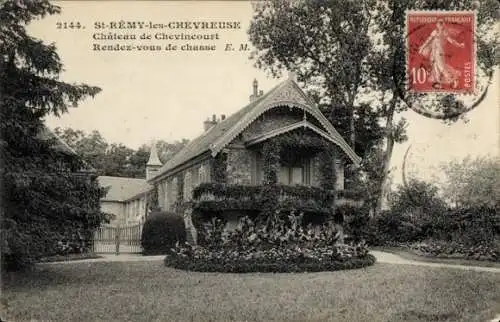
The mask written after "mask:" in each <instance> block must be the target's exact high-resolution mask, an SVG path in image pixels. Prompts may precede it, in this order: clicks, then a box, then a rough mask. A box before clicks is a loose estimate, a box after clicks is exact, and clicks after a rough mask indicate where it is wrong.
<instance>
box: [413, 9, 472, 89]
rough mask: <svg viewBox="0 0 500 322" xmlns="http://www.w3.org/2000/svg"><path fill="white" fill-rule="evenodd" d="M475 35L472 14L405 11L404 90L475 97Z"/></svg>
mask: <svg viewBox="0 0 500 322" xmlns="http://www.w3.org/2000/svg"><path fill="white" fill-rule="evenodd" d="M475 33H476V13H475V11H407V13H406V34H407V38H406V78H407V79H406V80H407V90H408V91H409V92H412V93H443V94H445V93H447V94H474V93H475V89H476V39H475Z"/></svg>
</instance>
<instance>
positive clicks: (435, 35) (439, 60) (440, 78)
mask: <svg viewBox="0 0 500 322" xmlns="http://www.w3.org/2000/svg"><path fill="white" fill-rule="evenodd" d="M445 41H448V42H449V43H451V44H453V45H455V46H457V47H460V48H464V44H463V43H459V42H457V41H456V40H454V39H452V38H451V37H450V35H449V32H448V30H447V29H446V28H445V26H444V21H443V19H439V20H438V21H437V23H436V29H434V30H433V31H432V32H431V34H430V36H429V37H428V38H427V39H426V40H425V42H424V43H423V44H422V46H421V47H420V49H419V51H418V53H419V54H420V55H422V56H424V57H426V58H429V59H430V63H431V71H430V75H429V76H430V77H429V81H431V82H432V87H434V88H441V85H442V84H450V85H451V86H452V87H453V88H456V87H457V86H458V79H459V77H460V71H458V70H456V69H454V68H453V67H451V66H450V65H448V64H446V61H445V56H446V53H445Z"/></svg>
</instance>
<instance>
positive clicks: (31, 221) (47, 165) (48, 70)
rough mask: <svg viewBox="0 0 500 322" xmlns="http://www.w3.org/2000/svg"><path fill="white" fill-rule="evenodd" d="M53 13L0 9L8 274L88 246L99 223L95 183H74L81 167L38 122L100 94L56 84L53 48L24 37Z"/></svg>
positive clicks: (37, 8)
mask: <svg viewBox="0 0 500 322" xmlns="http://www.w3.org/2000/svg"><path fill="white" fill-rule="evenodd" d="M59 12H60V9H59V7H57V6H53V5H51V4H50V3H49V2H48V1H44V0H41V1H23V0H17V1H5V2H3V3H2V4H0V54H1V58H0V127H1V128H0V131H1V132H0V133H1V139H0V147H1V152H2V158H1V159H2V161H3V163H2V167H1V172H2V191H1V201H2V202H1V206H2V207H1V212H2V213H1V222H0V227H1V239H0V241H1V247H2V264H3V265H8V268H20V267H21V266H23V265H25V264H29V263H31V262H32V261H33V260H36V259H37V258H38V257H40V256H42V255H48V254H53V253H54V252H56V251H57V243H58V242H59V241H61V240H62V239H64V238H68V239H71V238H74V237H75V235H80V237H81V238H83V239H86V238H89V237H90V236H91V235H92V231H93V230H94V229H95V228H96V227H98V226H99V225H100V223H101V222H102V221H104V220H106V215H105V214H104V213H102V212H101V211H100V206H99V200H100V197H101V196H102V194H103V192H104V191H103V190H102V189H99V187H98V184H97V182H96V180H95V176H89V175H88V174H85V175H83V174H82V173H80V174H82V175H76V173H78V171H79V170H81V169H84V166H85V165H84V163H83V161H82V160H81V159H80V158H79V157H78V156H76V155H75V154H74V153H73V152H72V151H68V149H67V148H65V147H64V146H61V143H60V142H58V141H57V140H56V139H55V138H54V137H53V136H52V135H50V133H51V132H50V131H48V130H47V128H45V126H44V124H43V118H44V117H45V116H47V115H49V114H52V115H61V114H62V113H66V112H67V111H68V107H69V106H75V107H76V106H77V104H78V102H79V101H81V100H82V99H84V98H87V97H93V96H94V95H96V94H97V93H98V92H99V91H100V89H99V88H97V87H91V86H88V85H85V84H80V85H76V84H68V83H65V82H62V81H60V80H59V79H58V75H59V73H60V72H61V70H62V63H61V62H60V59H59V56H58V55H57V52H56V48H55V46H54V45H53V44H49V45H47V44H45V43H43V42H42V41H40V40H37V39H35V38H33V37H31V36H29V35H28V34H27V33H26V30H25V25H26V24H29V23H30V22H31V21H32V20H33V19H37V18H43V17H45V16H46V15H49V14H56V13H59ZM74 136H76V137H78V134H74ZM81 235H83V236H81ZM2 267H3V268H5V266H2Z"/></svg>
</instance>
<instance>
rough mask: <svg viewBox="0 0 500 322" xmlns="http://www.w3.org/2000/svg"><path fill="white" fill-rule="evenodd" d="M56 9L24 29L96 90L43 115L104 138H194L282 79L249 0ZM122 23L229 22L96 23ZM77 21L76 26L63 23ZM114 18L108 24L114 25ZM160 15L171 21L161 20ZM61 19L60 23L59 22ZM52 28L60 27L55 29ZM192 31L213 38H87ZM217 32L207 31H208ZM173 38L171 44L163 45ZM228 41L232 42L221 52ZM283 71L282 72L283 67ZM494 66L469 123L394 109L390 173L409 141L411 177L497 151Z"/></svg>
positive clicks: (138, 141)
mask: <svg viewBox="0 0 500 322" xmlns="http://www.w3.org/2000/svg"><path fill="white" fill-rule="evenodd" d="M54 3H55V4H57V5H58V6H60V7H61V8H62V13H61V14H60V15H55V16H49V17H46V18H44V19H42V20H39V21H35V22H33V23H32V24H30V25H29V26H28V31H29V32H30V34H31V35H33V36H35V37H37V38H40V39H43V40H44V41H46V42H47V43H52V42H53V43H55V45H56V46H57V51H58V54H59V56H60V58H61V60H62V62H63V64H64V68H65V71H64V72H63V73H62V74H61V77H60V78H61V80H63V81H67V82H76V83H86V84H89V85H93V86H98V87H100V88H101V89H102V92H101V93H99V94H98V95H97V96H96V97H95V98H93V99H87V100H85V101H83V102H82V103H81V104H80V105H79V107H78V108H74V109H71V110H70V111H69V113H67V114H65V115H63V116H62V117H60V118H56V117H49V118H47V119H46V123H47V125H48V126H49V127H50V128H55V127H71V128H73V129H80V130H83V131H86V132H90V131H92V130H98V131H99V132H100V133H101V134H102V135H103V136H104V138H105V139H106V140H107V141H108V142H113V143H123V144H125V145H127V146H129V147H131V148H137V147H139V146H140V145H142V144H144V143H148V142H150V141H151V140H152V139H159V140H166V141H174V140H180V139H182V138H188V139H193V138H195V137H196V136H198V135H199V134H201V133H202V132H203V125H202V123H203V121H204V120H205V119H206V118H207V117H210V116H211V115H212V114H216V115H221V114H225V115H230V114H232V113H234V112H236V111H237V110H238V109H240V108H242V107H244V106H245V105H246V104H248V102H249V98H248V97H249V95H250V94H251V90H252V81H253V80H254V79H257V80H258V82H259V89H262V90H263V91H264V92H266V91H267V90H269V89H271V88H272V87H274V86H275V85H277V84H278V83H279V82H280V81H282V80H283V79H274V78H272V77H271V76H270V75H269V74H267V73H266V72H264V71H262V70H260V69H258V68H256V67H255V66H254V63H253V61H252V60H250V59H249V54H250V51H245V50H242V51H240V50H238V48H240V45H241V44H243V45H244V44H247V45H248V46H249V48H251V44H250V42H249V40H248V35H247V30H248V27H249V24H250V20H251V18H252V6H251V3H250V2H247V1H203V2H202V1H168V2H167V1H152V2H149V1H57V2H54ZM120 21H123V22H124V24H123V26H131V24H130V23H131V22H136V27H137V26H138V25H139V24H138V23H137V22H141V23H144V24H145V25H149V24H151V25H155V26H156V27H160V25H161V24H163V25H164V27H165V26H173V27H176V26H177V27H178V26H179V24H177V23H178V22H182V23H184V25H183V26H186V23H189V26H190V27H193V26H194V25H195V24H194V23H195V22H199V21H223V22H231V23H232V24H226V27H228V26H229V27H235V26H236V27H238V26H239V27H240V28H236V29H232V28H227V29H217V30H213V29H211V30H202V31H200V30H194V31H193V29H191V30H190V29H176V28H170V29H168V28H167V27H165V28H163V29H154V30H152V29H146V28H145V29H109V28H106V29H102V28H99V29H97V28H96V27H97V26H96V24H97V25H98V26H99V27H100V26H103V25H106V26H107V27H117V26H119V22H120ZM71 23H73V26H76V25H77V24H78V23H79V25H80V26H82V27H84V28H79V29H78V28H69V27H70V26H71ZM113 23H116V24H113ZM169 23H173V24H170V25H169ZM65 26H66V27H68V28H64V27H65ZM59 27H60V28H59ZM162 32H163V33H167V34H169V35H172V36H174V35H180V34H185V33H188V34H190V35H192V34H193V33H194V34H197V35H198V34H200V35H206V36H207V37H213V38H218V39H215V40H201V41H197V40H165V39H162V40H154V39H152V40H141V39H137V40H95V39H94V34H96V36H95V37H97V38H103V37H105V36H108V35H109V34H110V33H117V34H121V35H132V34H134V35H136V36H137V37H140V35H141V34H142V33H147V34H151V36H152V37H153V38H154V35H155V34H156V33H162ZM215 34H216V35H215ZM117 43H119V44H121V45H134V44H136V45H137V44H139V45H161V46H162V50H161V51H139V50H131V51H102V50H94V49H95V47H94V46H95V45H98V46H99V47H100V48H102V46H103V45H114V44H117ZM169 44H170V45H171V46H175V45H177V50H163V47H165V46H168V45H169ZM186 44H190V46H193V45H199V44H201V45H215V46H216V50H213V51H183V50H180V48H181V46H185V45H186ZM227 44H232V48H236V50H234V51H233V50H230V51H225V50H224V49H226V46H227ZM284 77H286V75H285V76H284ZM499 84H500V77H499V73H498V71H497V72H496V73H495V76H494V81H493V84H492V85H490V90H489V92H488V95H487V97H486V98H485V99H484V101H483V102H482V103H481V104H480V105H479V106H478V107H476V108H475V109H474V110H472V111H471V112H469V113H468V114H467V119H468V122H467V123H464V122H463V121H459V122H457V123H455V124H453V125H445V124H443V123H442V122H440V121H438V120H434V119H428V118H425V117H423V116H420V115H418V114H416V113H415V112H413V111H411V110H410V111H408V112H405V113H404V114H403V115H401V116H404V117H405V118H406V119H407V120H408V122H409V126H408V128H407V131H408V135H409V138H410V139H409V141H408V142H406V143H404V144H400V145H397V146H396V147H395V150H394V154H393V157H392V164H391V165H392V168H393V176H394V179H393V180H394V182H395V183H400V182H401V171H400V169H401V164H402V160H403V155H404V153H405V151H406V149H407V148H408V146H409V145H410V144H411V146H412V148H411V150H410V153H409V157H408V167H409V168H410V172H411V173H413V175H414V176H416V177H419V178H421V179H429V178H431V177H432V176H433V175H435V174H439V171H438V170H436V167H437V166H438V165H439V164H440V163H441V162H446V161H450V160H453V159H456V158H458V159H461V158H464V157H466V156H467V155H471V156H479V155H487V154H489V155H496V156H498V154H499V153H498V152H499V142H500V141H499V135H500V131H499V130H500V113H499V92H500V91H499Z"/></svg>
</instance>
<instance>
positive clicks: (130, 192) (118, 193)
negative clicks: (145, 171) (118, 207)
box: [97, 176, 151, 202]
mask: <svg viewBox="0 0 500 322" xmlns="http://www.w3.org/2000/svg"><path fill="white" fill-rule="evenodd" d="M97 180H98V182H99V186H100V187H102V188H109V190H108V193H107V194H106V196H105V197H103V198H102V199H101V200H102V201H117V202H124V201H127V200H130V199H131V198H133V197H135V196H137V195H139V194H143V193H145V192H147V191H149V190H150V189H151V185H149V184H148V183H147V182H146V180H145V179H136V178H122V177H109V176H99V177H98V178H97Z"/></svg>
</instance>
